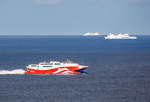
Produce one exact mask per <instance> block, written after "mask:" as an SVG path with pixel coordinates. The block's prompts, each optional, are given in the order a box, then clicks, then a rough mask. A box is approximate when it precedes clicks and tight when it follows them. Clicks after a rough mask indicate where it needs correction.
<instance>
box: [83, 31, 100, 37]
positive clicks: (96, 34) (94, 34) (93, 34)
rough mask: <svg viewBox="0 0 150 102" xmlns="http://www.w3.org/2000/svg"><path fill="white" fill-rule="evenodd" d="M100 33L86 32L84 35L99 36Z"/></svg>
mask: <svg viewBox="0 0 150 102" xmlns="http://www.w3.org/2000/svg"><path fill="white" fill-rule="evenodd" d="M99 35H100V34H99V33H98V32H96V33H89V32H88V33H85V34H83V36H99Z"/></svg>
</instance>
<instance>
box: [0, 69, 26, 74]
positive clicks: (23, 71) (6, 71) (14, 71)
mask: <svg viewBox="0 0 150 102" xmlns="http://www.w3.org/2000/svg"><path fill="white" fill-rule="evenodd" d="M24 73H25V70H23V69H14V70H0V75H1V74H24Z"/></svg>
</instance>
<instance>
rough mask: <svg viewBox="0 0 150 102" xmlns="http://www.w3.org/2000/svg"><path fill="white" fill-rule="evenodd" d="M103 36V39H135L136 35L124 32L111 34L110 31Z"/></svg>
mask: <svg viewBox="0 0 150 102" xmlns="http://www.w3.org/2000/svg"><path fill="white" fill-rule="evenodd" d="M104 38H105V39H137V37H135V36H130V35H129V34H127V33H125V34H112V33H110V34H109V35H107V36H106V37H104Z"/></svg>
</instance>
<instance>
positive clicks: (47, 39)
mask: <svg viewBox="0 0 150 102" xmlns="http://www.w3.org/2000/svg"><path fill="white" fill-rule="evenodd" d="M137 37H138V39H136V40H131V39H130V40H129V39H125V40H121V39H120V40H105V39H104V37H103V36H99V37H88V36H87V37H85V36H46V35H45V36H0V102H150V36H146V35H143V36H140V35H139V36H137ZM50 60H51V61H66V60H71V61H73V62H75V63H79V64H81V65H86V66H88V70H87V71H88V74H78V75H43V74H42V75H40V74H38V75H32V74H23V72H24V71H25V69H26V66H27V65H28V64H36V63H39V62H43V61H50Z"/></svg>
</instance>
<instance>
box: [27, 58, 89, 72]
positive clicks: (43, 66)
mask: <svg viewBox="0 0 150 102" xmlns="http://www.w3.org/2000/svg"><path fill="white" fill-rule="evenodd" d="M87 67H88V66H83V65H79V64H78V63H73V62H71V61H67V62H59V61H50V62H40V63H39V64H29V65H28V66H26V72H25V73H26V74H76V73H87V72H86V71H85V70H86V69H87Z"/></svg>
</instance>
